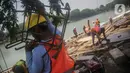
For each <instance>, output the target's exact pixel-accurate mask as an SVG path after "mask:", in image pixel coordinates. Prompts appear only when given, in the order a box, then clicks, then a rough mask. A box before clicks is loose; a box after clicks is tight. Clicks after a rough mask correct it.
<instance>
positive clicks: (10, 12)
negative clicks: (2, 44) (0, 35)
mask: <svg viewBox="0 0 130 73" xmlns="http://www.w3.org/2000/svg"><path fill="white" fill-rule="evenodd" d="M14 2H15V0H0V25H1V27H2V28H1V29H0V30H2V31H3V30H4V29H5V28H6V29H7V30H8V31H9V36H10V38H11V39H13V38H15V34H16V32H17V28H18V24H17V17H16V12H15V7H14Z"/></svg>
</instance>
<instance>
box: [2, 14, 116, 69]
mask: <svg viewBox="0 0 130 73" xmlns="http://www.w3.org/2000/svg"><path fill="white" fill-rule="evenodd" d="M114 16H116V15H115V14H114V11H109V12H105V13H101V14H98V15H95V16H92V17H89V18H86V19H83V20H80V21H76V22H73V23H69V24H68V25H67V27H66V32H65V37H64V38H65V39H69V38H70V37H71V36H73V35H74V34H73V28H74V27H76V28H77V31H78V33H81V32H83V25H85V24H87V20H90V23H91V24H92V21H94V20H96V19H97V18H98V19H99V20H100V22H101V23H102V22H105V21H108V19H109V17H114ZM59 29H62V27H59ZM21 45H24V44H21ZM21 45H18V46H21ZM18 46H17V47H18ZM0 49H1V50H2V52H3V54H4V58H5V60H6V63H7V66H8V67H11V66H13V65H14V64H15V63H16V62H17V61H18V60H19V59H23V60H25V51H24V49H21V50H18V51H15V50H14V48H10V49H5V47H4V45H0ZM0 66H1V67H2V69H6V66H5V63H4V60H3V58H2V55H1V53H0Z"/></svg>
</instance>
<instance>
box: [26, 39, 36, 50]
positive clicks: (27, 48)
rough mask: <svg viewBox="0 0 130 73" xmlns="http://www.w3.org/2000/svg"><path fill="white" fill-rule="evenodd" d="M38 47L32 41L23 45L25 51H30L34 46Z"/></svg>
mask: <svg viewBox="0 0 130 73" xmlns="http://www.w3.org/2000/svg"><path fill="white" fill-rule="evenodd" d="M37 45H38V43H37V42H36V41H34V40H32V41H30V42H28V41H27V42H26V45H25V50H26V52H27V51H32V50H33V49H34V48H35V47H36V46H37Z"/></svg>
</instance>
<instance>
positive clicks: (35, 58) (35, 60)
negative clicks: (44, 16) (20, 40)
mask: <svg viewBox="0 0 130 73" xmlns="http://www.w3.org/2000/svg"><path fill="white" fill-rule="evenodd" d="M48 23H49V24H48V28H49V30H50V31H51V32H52V33H54V30H55V26H54V25H53V24H52V23H51V22H50V21H48ZM56 34H58V35H60V34H61V32H60V31H59V30H56ZM46 41H47V40H42V41H41V42H46ZM45 53H46V49H45V47H44V46H43V45H40V44H39V45H38V46H37V47H35V48H34V49H33V50H32V51H30V52H26V62H27V67H28V70H29V73H41V72H42V70H43V73H49V72H50V71H51V63H50V62H51V61H50V57H49V55H48V54H46V55H45V56H44V58H42V56H43V55H44V54H45Z"/></svg>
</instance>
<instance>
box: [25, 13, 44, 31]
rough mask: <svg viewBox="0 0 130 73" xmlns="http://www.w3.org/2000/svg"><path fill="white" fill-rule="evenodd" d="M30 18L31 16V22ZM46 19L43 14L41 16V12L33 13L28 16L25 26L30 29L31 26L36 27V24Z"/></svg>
mask: <svg viewBox="0 0 130 73" xmlns="http://www.w3.org/2000/svg"><path fill="white" fill-rule="evenodd" d="M38 17H39V21H38ZM29 18H30V24H28V23H29ZM45 21H46V19H45V17H43V16H42V15H40V16H39V14H35V13H34V14H32V15H31V17H30V16H28V17H27V20H26V22H25V27H26V29H30V28H32V27H34V26H35V25H37V24H39V23H42V22H45ZM28 26H29V27H28Z"/></svg>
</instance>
